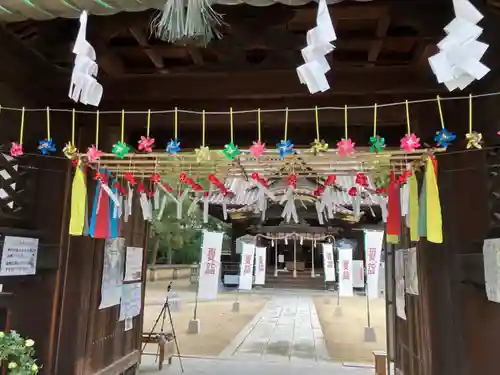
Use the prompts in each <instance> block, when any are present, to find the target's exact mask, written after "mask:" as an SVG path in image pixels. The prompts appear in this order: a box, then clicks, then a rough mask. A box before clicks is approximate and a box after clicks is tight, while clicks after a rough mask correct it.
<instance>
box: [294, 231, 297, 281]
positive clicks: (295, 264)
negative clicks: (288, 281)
mask: <svg viewBox="0 0 500 375" xmlns="http://www.w3.org/2000/svg"><path fill="white" fill-rule="evenodd" d="M293 277H294V278H295V277H297V239H296V238H295V236H294V238H293Z"/></svg>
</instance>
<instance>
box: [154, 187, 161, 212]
mask: <svg viewBox="0 0 500 375" xmlns="http://www.w3.org/2000/svg"><path fill="white" fill-rule="evenodd" d="M154 189H155V194H154V196H153V201H154V207H155V210H159V209H160V203H161V200H160V190H159V189H158V186H155V187H154Z"/></svg>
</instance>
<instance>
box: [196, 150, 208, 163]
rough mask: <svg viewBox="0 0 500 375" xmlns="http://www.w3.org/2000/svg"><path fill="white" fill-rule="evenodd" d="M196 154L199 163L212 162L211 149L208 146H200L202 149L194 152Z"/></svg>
mask: <svg viewBox="0 0 500 375" xmlns="http://www.w3.org/2000/svg"><path fill="white" fill-rule="evenodd" d="M194 153H195V155H196V162H197V163H201V162H204V161H208V160H210V148H208V146H200V148H197V149H195V150H194Z"/></svg>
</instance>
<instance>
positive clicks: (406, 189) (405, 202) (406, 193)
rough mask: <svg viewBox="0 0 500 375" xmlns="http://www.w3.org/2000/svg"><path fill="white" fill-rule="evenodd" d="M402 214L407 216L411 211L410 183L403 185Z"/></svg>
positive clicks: (401, 194) (401, 192) (401, 193)
mask: <svg viewBox="0 0 500 375" xmlns="http://www.w3.org/2000/svg"><path fill="white" fill-rule="evenodd" d="M400 196H401V216H402V217H406V216H407V215H408V213H409V202H410V185H409V184H408V183H406V184H402V185H401V191H400Z"/></svg>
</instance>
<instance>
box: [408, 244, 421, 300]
mask: <svg viewBox="0 0 500 375" xmlns="http://www.w3.org/2000/svg"><path fill="white" fill-rule="evenodd" d="M405 262H406V264H405V280H406V293H409V294H414V295H417V296H418V294H419V293H418V267H417V249H416V248H414V247H412V248H411V249H408V250H406V260H405Z"/></svg>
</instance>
